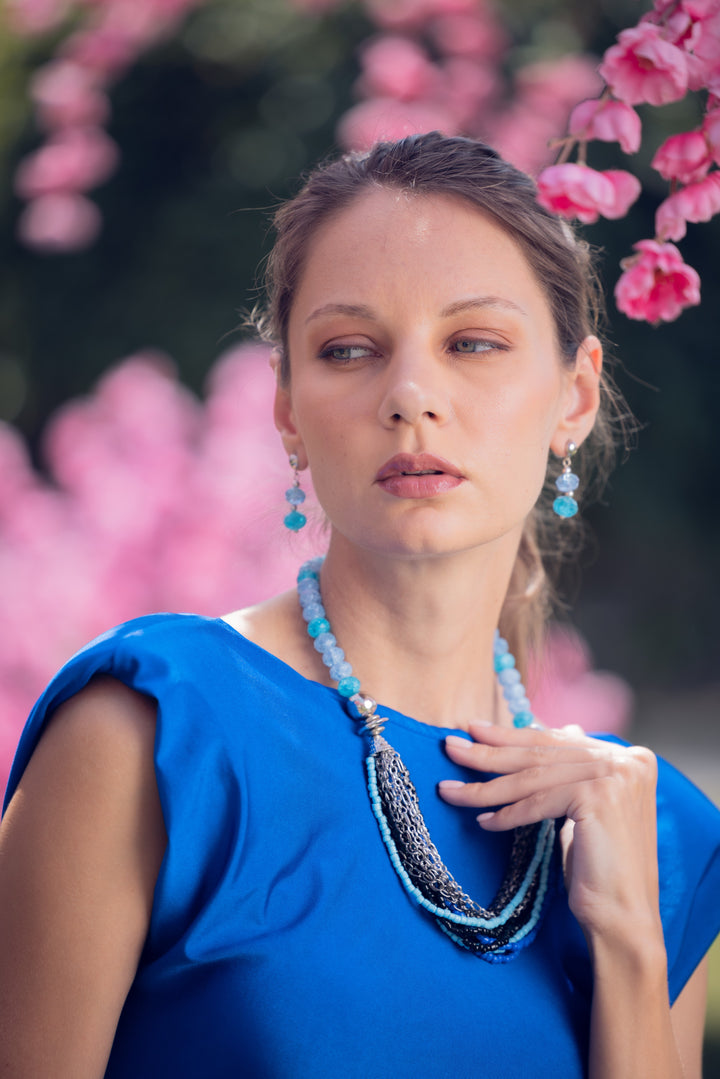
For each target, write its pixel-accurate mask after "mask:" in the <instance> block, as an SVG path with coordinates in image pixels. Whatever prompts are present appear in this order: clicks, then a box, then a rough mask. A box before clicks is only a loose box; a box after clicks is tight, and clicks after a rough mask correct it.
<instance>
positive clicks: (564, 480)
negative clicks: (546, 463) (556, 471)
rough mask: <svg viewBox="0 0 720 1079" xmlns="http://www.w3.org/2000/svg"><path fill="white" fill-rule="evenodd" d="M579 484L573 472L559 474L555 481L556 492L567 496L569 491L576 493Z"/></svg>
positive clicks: (578, 479)
mask: <svg viewBox="0 0 720 1079" xmlns="http://www.w3.org/2000/svg"><path fill="white" fill-rule="evenodd" d="M579 484H580V478H579V477H578V476H576V475H575V473H574V472H561V473H560V475H559V476H558V478H557V479H556V480H555V486H556V487H557V489H558V491H562V492H563V494H569V492H570V491H577V489H578V486H579Z"/></svg>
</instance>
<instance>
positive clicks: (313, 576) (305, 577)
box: [297, 563, 318, 584]
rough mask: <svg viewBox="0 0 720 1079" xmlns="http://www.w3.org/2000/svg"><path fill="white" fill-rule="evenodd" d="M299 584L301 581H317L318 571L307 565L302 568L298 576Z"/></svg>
mask: <svg viewBox="0 0 720 1079" xmlns="http://www.w3.org/2000/svg"><path fill="white" fill-rule="evenodd" d="M297 579H298V584H299V583H300V581H317V579H318V572H317V570H316V569H312V568H311V567H310V566H309V565H308V564H307V563H305V565H304V566H303V567H302V569H301V570H300V572H299V573H298V575H297Z"/></svg>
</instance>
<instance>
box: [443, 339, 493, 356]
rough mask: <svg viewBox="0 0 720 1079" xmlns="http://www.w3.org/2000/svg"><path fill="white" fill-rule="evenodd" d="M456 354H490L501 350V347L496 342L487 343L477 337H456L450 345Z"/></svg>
mask: <svg viewBox="0 0 720 1079" xmlns="http://www.w3.org/2000/svg"><path fill="white" fill-rule="evenodd" d="M452 347H453V348H454V349H455V351H456V352H460V353H465V354H466V355H472V353H477V352H492V350H493V349H501V348H503V346H502V345H501V344H500V343H499V342H498V341H488V340H486V339H483V338H478V337H458V338H456V340H455V341H453V343H452Z"/></svg>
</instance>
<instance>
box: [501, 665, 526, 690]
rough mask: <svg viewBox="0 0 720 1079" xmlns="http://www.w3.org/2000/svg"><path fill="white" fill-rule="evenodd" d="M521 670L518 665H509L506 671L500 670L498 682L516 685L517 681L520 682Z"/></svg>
mask: <svg viewBox="0 0 720 1079" xmlns="http://www.w3.org/2000/svg"><path fill="white" fill-rule="evenodd" d="M520 681H522V679H521V678H520V671H519V670H517V668H516V667H508V668H507V669H506V670H504V671H498V682H499V683H500V685H501V686H514V685H515V683H516V682H520Z"/></svg>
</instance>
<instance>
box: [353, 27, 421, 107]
mask: <svg viewBox="0 0 720 1079" xmlns="http://www.w3.org/2000/svg"><path fill="white" fill-rule="evenodd" d="M361 61H362V68H363V74H362V79H361V88H362V91H363V93H364V94H365V96H367V97H394V98H397V99H398V101H414V100H416V99H417V98H420V97H426V96H428V95H430V94H432V93H434V92H435V91H436V89H437V87H438V85H439V83H440V72H439V71H438V69H437V67H436V66H435V64H433V62H432V60H431V59H430V57H429V56H428V54H427V53H426V52H425V50H424V49H422V48H421V47H420V46H419V45H418V44H417V43H416V42H415V41H412V40H411V39H410V38H407V37H400V36H399V35H396V34H395V35H390V34H388V35H383V36H382V37H377V38H375V39H374V40H372V41H370V42H369V44H367V45H366V46H365V47H364V48H363V49H362V52H361Z"/></svg>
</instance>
